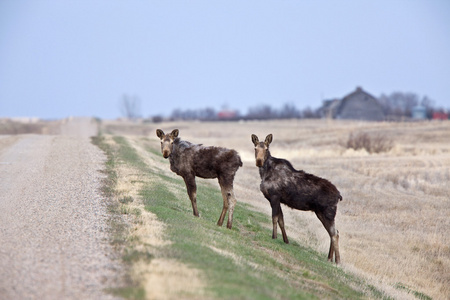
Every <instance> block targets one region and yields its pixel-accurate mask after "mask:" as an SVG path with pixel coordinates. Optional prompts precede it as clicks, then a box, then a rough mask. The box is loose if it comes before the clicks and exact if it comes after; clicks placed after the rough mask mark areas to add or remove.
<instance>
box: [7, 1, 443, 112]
mask: <svg viewBox="0 0 450 300" xmlns="http://www.w3.org/2000/svg"><path fill="white" fill-rule="evenodd" d="M357 86H360V87H362V88H363V89H364V90H365V91H367V92H368V93H370V94H372V95H374V96H376V97H378V96H380V95H381V94H385V95H389V94H391V93H393V92H405V93H406V92H411V93H415V94H417V95H419V97H424V96H427V97H428V98H430V99H432V100H433V101H434V104H435V106H437V107H444V108H450V1H448V0H407V1H406V0H394V1H392V0H376V1H375V0H374V1H369V0H340V1H334V0H317V1H313V0H298V1H289V0H283V1H264V0H259V1H233V0H226V1H220V0H218V1H210V0H205V1H197V0H192V1H143V0H139V1H137V0H130V1H125V0H95V1H85V0H79V1H75V0H58V1H56V0H54V1H48V0H29V1H25V0H0V117H39V118H44V119H56V118H65V117H69V116H94V117H99V118H103V119H111V118H117V117H121V116H122V114H121V109H120V103H121V100H122V99H123V97H124V95H126V96H128V97H130V98H132V97H135V98H137V99H139V100H140V103H141V105H140V112H141V114H142V115H143V116H144V117H149V116H155V115H162V116H170V114H171V113H172V111H173V110H174V109H182V110H187V109H202V108H206V107H211V108H213V109H215V110H217V111H218V110H221V109H223V108H227V109H233V110H239V111H240V113H241V114H246V113H247V112H248V110H249V108H252V107H253V108H254V107H257V106H259V105H270V106H272V107H274V108H277V107H281V106H282V105H283V104H285V103H289V104H294V105H295V106H296V107H297V108H298V109H303V108H306V107H310V108H313V109H314V108H318V107H320V106H321V104H322V101H323V100H325V99H332V98H342V97H344V96H345V95H347V94H349V93H351V92H353V91H354V90H355V89H356V87H357Z"/></svg>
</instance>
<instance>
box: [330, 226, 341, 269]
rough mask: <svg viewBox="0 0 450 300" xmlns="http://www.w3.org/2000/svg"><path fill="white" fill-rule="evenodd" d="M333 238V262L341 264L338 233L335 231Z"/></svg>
mask: <svg viewBox="0 0 450 300" xmlns="http://www.w3.org/2000/svg"><path fill="white" fill-rule="evenodd" d="M334 238H335V241H334V243H333V244H334V261H335V262H336V264H339V263H341V255H340V253H339V231H338V230H337V229H336V235H335V236H334ZM331 259H333V257H331Z"/></svg>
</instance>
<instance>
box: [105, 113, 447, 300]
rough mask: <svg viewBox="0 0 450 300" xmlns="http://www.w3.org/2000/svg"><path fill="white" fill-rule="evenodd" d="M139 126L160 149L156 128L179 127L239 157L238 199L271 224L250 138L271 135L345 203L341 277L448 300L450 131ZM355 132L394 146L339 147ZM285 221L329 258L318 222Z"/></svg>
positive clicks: (330, 124) (437, 127) (281, 153)
mask: <svg viewBox="0 0 450 300" xmlns="http://www.w3.org/2000/svg"><path fill="white" fill-rule="evenodd" d="M105 126H106V127H107V126H108V124H105ZM142 126H145V129H144V130H141V131H140V132H149V133H150V134H149V137H150V138H151V139H154V142H155V145H159V142H158V140H157V138H156V135H155V133H154V132H155V130H156V128H162V129H163V130H165V131H169V130H172V129H173V128H178V129H180V136H181V137H182V138H183V139H186V140H189V141H191V142H194V143H203V144H205V145H217V146H225V147H229V148H234V149H236V150H237V151H238V152H239V153H240V155H241V157H242V160H243V162H244V167H243V168H241V169H240V170H239V171H238V172H237V176H236V179H235V192H236V197H237V199H238V201H240V202H246V203H250V204H251V205H253V206H254V207H255V209H257V210H260V211H263V212H265V213H267V214H268V215H269V214H270V206H269V204H268V202H267V201H266V200H265V199H264V197H263V196H262V194H261V193H260V191H259V182H260V179H259V174H258V169H257V168H256V167H255V163H254V157H253V156H254V154H253V146H252V143H251V138H250V135H251V134H252V133H255V134H256V135H258V136H259V137H260V139H263V138H265V136H266V135H267V134H268V133H272V134H273V135H274V140H273V143H272V146H271V152H272V155H273V156H275V157H280V158H286V159H289V160H290V161H291V162H292V164H293V165H294V167H296V168H297V169H303V170H305V171H306V172H309V173H313V174H315V175H318V176H321V177H324V178H327V179H329V180H330V181H331V182H333V183H334V184H335V185H336V186H337V187H338V189H339V190H340V191H341V194H342V195H343V198H344V200H343V201H342V202H340V204H339V205H338V214H337V217H336V224H337V227H338V228H339V231H340V236H341V239H340V249H341V258H342V261H343V263H342V267H343V268H345V269H347V270H350V271H352V272H355V273H357V274H359V275H361V276H364V277H366V278H367V279H368V280H370V281H371V282H372V283H373V285H375V286H377V287H379V288H381V289H383V290H384V291H386V292H387V293H388V294H389V295H391V296H393V297H395V298H399V297H403V296H401V295H404V294H402V293H401V291H399V290H398V289H396V288H395V285H396V284H398V283H400V284H401V285H402V286H406V287H407V288H409V289H411V290H413V291H419V292H421V293H424V294H426V295H429V296H431V297H433V298H434V299H448V298H449V297H450V235H449V234H448V230H449V228H450V200H449V199H450V188H449V186H448V183H449V181H450V171H449V170H450V122H448V121H444V122H421V123H366V122H350V121H324V120H314V121H271V122H244V123H194V122H192V123H187V122H179V123H178V122H173V123H162V124H156V125H155V124H146V125H142ZM112 131H113V130H112ZM351 132H367V133H369V134H378V135H382V136H386V137H387V138H389V139H391V140H392V141H393V142H394V146H393V148H392V149H391V150H390V151H388V152H384V153H380V154H369V153H367V151H365V150H358V151H355V150H352V149H346V148H344V147H342V146H341V145H342V144H343V142H344V143H345V141H346V140H347V139H348V137H349V134H350V133H351ZM121 133H123V132H121ZM208 182H209V183H211V184H215V183H214V181H208ZM284 214H285V222H286V230H287V234H288V236H289V237H290V238H293V239H296V240H298V241H299V242H300V243H303V244H306V245H309V246H311V247H313V248H315V249H317V250H319V251H321V252H323V253H324V255H325V253H326V252H327V250H328V246H329V238H328V235H327V233H326V232H325V230H324V229H323V227H322V225H321V224H320V222H319V221H318V220H317V218H316V217H315V215H314V214H313V213H311V212H299V211H294V210H291V209H287V208H285V209H284ZM267 226H268V227H270V226H271V224H267Z"/></svg>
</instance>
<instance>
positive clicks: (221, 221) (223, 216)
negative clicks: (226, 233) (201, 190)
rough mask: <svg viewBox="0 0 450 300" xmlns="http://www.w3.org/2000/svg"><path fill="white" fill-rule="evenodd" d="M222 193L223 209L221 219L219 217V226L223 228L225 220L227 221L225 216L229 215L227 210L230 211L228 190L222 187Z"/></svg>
mask: <svg viewBox="0 0 450 300" xmlns="http://www.w3.org/2000/svg"><path fill="white" fill-rule="evenodd" d="M219 183H220V182H219ZM220 191H221V192H222V199H223V208H222V213H221V214H220V217H219V221H217V225H219V226H222V224H223V220H224V219H225V214H226V213H227V210H228V196H227V190H226V188H225V187H224V186H223V185H220Z"/></svg>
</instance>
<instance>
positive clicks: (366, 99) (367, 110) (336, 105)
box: [319, 87, 385, 121]
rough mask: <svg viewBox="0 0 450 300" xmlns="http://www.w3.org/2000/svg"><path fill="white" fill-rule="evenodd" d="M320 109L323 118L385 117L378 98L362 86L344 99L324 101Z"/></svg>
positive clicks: (372, 118) (377, 119)
mask: <svg viewBox="0 0 450 300" xmlns="http://www.w3.org/2000/svg"><path fill="white" fill-rule="evenodd" d="M319 111H320V113H321V115H322V117H323V118H333V119H343V120H366V121H383V120H384V119H385V114H384V112H383V108H382V107H381V105H380V103H379V102H378V100H377V99H376V98H375V97H374V96H372V95H370V94H369V93H367V92H366V91H364V90H363V89H362V88H360V87H357V88H356V90H355V91H354V92H352V93H350V94H348V95H347V96H345V97H344V98H342V99H333V100H326V101H324V104H323V106H322V107H321V108H320V109H319Z"/></svg>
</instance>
